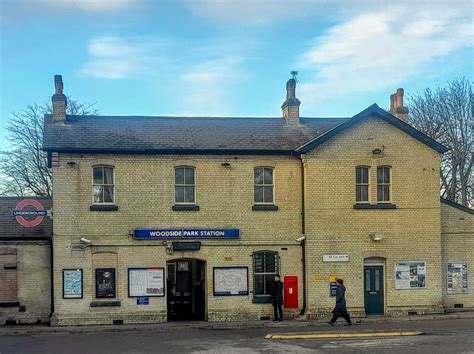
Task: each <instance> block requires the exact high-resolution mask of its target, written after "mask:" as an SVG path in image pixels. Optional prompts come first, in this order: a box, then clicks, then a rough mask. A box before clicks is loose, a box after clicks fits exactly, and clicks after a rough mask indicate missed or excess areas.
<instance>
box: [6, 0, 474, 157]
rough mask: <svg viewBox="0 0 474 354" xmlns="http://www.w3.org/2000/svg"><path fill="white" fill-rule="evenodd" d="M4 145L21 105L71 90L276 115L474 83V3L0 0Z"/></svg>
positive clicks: (125, 108)
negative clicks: (288, 107) (463, 80)
mask: <svg viewBox="0 0 474 354" xmlns="http://www.w3.org/2000/svg"><path fill="white" fill-rule="evenodd" d="M0 10H1V12H0V13H1V15H0V16H1V17H0V26H1V28H0V30H1V33H0V36H1V37H0V45H1V48H0V50H1V62H0V76H1V77H0V80H1V84H0V85H1V86H0V114H1V116H0V149H2V148H5V147H8V145H7V143H6V142H5V133H6V132H5V130H4V127H5V125H6V123H7V121H8V119H9V118H10V117H11V112H12V111H18V110H21V109H23V108H25V107H26V105H27V104H30V103H35V102H37V103H42V102H45V101H47V100H49V99H50V97H51V95H52V94H53V75H55V74H62V75H63V80H64V86H65V93H66V94H67V95H69V96H71V97H72V98H74V99H76V100H79V101H82V102H97V107H98V108H99V109H100V110H101V113H102V114H110V115H114V114H116V115H191V116H202V115H204V116H206V115H207V116H280V115H281V109H280V105H281V103H282V102H283V100H284V96H285V82H286V80H287V79H288V78H289V77H290V75H289V71H290V70H298V71H299V78H298V80H299V84H298V87H297V96H298V97H299V98H300V100H301V102H302V104H301V114H302V115H303V116H310V117H313V116H314V117H337V116H352V115H354V114H356V113H358V112H359V111H360V110H362V109H363V108H365V107H367V106H368V105H370V104H372V103H374V102H376V103H378V104H379V105H380V106H381V107H387V106H388V105H389V95H390V94H391V93H393V92H395V90H396V88H397V87H403V88H404V89H405V92H406V94H408V95H409V94H410V93H415V92H417V91H419V90H421V89H423V88H425V87H430V86H431V87H434V86H436V85H444V84H445V82H446V81H448V80H450V79H452V78H453V77H456V76H467V77H469V78H471V79H472V65H473V50H472V44H473V29H472V24H471V23H472V21H473V8H472V3H471V1H460V0H450V1H440V0H434V1H433V0H432V1H416V2H414V1H404V0H398V1H393V0H391V1H380V0H378V1H376V0H367V1H362V0H359V1H355V0H354V1H349V0H347V1H343V0H341V1H335V0H313V1H310V0H273V1H265V0H260V1H258V0H229V1H224V0H182V1H179V0H176V1H172V0H170V1H167V0H164V1H158V0H157V1H152V0H2V1H0Z"/></svg>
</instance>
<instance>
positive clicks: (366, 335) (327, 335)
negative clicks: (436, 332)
mask: <svg viewBox="0 0 474 354" xmlns="http://www.w3.org/2000/svg"><path fill="white" fill-rule="evenodd" d="M421 334H423V332H410V331H408V332H365V333H304V334H290V333H288V334H267V335H266V336H265V339H334V338H376V337H403V336H419V335H421Z"/></svg>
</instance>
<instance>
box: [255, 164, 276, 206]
mask: <svg viewBox="0 0 474 354" xmlns="http://www.w3.org/2000/svg"><path fill="white" fill-rule="evenodd" d="M259 168H263V169H268V170H272V184H265V171H263V183H262V184H255V170H257V169H259ZM255 187H272V201H271V202H256V201H255ZM263 199H264V200H265V197H264V198H263ZM253 204H254V205H275V168H274V167H271V166H257V167H254V169H253Z"/></svg>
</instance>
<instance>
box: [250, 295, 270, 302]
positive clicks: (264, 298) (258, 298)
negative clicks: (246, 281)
mask: <svg viewBox="0 0 474 354" xmlns="http://www.w3.org/2000/svg"><path fill="white" fill-rule="evenodd" d="M271 302H272V298H271V296H254V297H253V299H252V303H254V304H271Z"/></svg>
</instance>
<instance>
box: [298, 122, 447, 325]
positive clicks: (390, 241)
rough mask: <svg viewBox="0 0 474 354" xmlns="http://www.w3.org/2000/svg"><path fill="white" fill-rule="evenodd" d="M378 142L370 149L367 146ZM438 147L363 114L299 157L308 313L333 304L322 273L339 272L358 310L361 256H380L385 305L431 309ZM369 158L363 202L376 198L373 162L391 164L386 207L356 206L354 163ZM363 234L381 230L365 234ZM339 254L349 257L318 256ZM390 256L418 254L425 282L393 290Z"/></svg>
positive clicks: (435, 290)
mask: <svg viewBox="0 0 474 354" xmlns="http://www.w3.org/2000/svg"><path fill="white" fill-rule="evenodd" d="M375 148H380V149H382V154H380V155H378V156H374V155H373V153H372V150H374V149H375ZM439 163H440V155H439V154H438V153H436V152H435V151H433V150H431V149H430V148H428V147H426V146H425V145H423V144H421V143H419V142H418V141H416V140H414V139H413V138H411V137H409V136H408V135H406V134H404V133H403V132H401V131H399V130H398V129H396V128H394V127H393V126H391V125H389V124H387V123H385V122H383V121H381V120H375V119H372V120H367V121H364V122H361V123H359V124H357V125H356V126H354V127H352V128H350V129H349V130H347V131H346V132H343V133H341V134H340V135H339V136H337V137H335V138H334V139H332V140H330V141H328V142H326V143H324V144H323V145H322V146H320V147H319V148H318V149H317V150H315V151H314V152H313V153H310V154H308V156H307V157H306V174H305V179H306V195H305V203H306V205H305V208H306V220H307V225H306V236H307V245H308V247H307V250H308V254H307V258H308V303H309V316H310V317H314V316H323V315H324V314H328V313H329V312H330V311H331V310H332V308H333V306H334V298H331V297H330V296H329V277H330V276H342V277H343V279H344V281H345V284H346V287H347V302H348V306H349V308H350V310H351V311H352V313H353V314H356V315H364V289H363V275H364V273H363V272H364V271H363V269H364V260H365V259H366V258H370V257H380V258H383V259H384V262H385V264H384V278H385V282H384V286H385V313H386V314H390V315H397V314H406V313H407V312H408V311H416V312H418V313H424V312H432V311H439V310H440V307H441V306H442V298H441V288H442V285H441V237H440V206H439V204H440V202H439V194H438V193H439V192H438V190H439ZM358 165H365V166H370V186H371V187H370V202H371V203H372V204H376V203H377V197H376V195H377V189H376V181H377V176H376V170H377V166H381V165H388V166H391V168H392V178H391V182H392V203H393V204H395V205H396V209H393V210H381V209H373V210H356V209H354V208H353V205H354V204H355V168H356V166H358ZM371 234H378V235H381V236H382V240H381V241H377V242H375V241H373V240H372V239H371V236H370V235H371ZM331 254H346V255H349V262H338V263H335V262H333V263H325V262H323V261H322V259H323V255H331ZM397 261H425V262H426V267H427V276H426V288H423V289H410V290H395V284H394V283H395V280H394V272H395V270H394V267H395V262H397Z"/></svg>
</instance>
